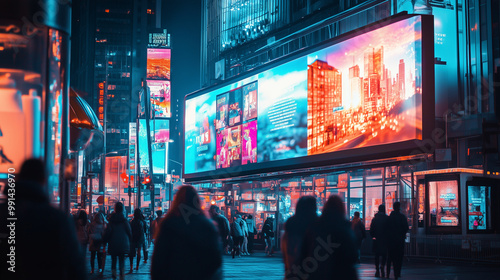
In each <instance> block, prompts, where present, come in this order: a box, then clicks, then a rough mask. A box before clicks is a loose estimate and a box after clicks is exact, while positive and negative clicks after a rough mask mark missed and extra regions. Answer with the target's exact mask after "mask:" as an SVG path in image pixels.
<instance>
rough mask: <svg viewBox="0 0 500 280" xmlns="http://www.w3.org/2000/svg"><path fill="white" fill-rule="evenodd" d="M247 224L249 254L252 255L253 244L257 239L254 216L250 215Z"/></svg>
mask: <svg viewBox="0 0 500 280" xmlns="http://www.w3.org/2000/svg"><path fill="white" fill-rule="evenodd" d="M224 218H225V217H224ZM226 220H227V219H226ZM245 222H247V228H248V253H252V251H253V242H254V239H255V234H256V233H257V230H256V229H255V221H254V219H253V216H252V215H248V216H247V218H246V220H245Z"/></svg>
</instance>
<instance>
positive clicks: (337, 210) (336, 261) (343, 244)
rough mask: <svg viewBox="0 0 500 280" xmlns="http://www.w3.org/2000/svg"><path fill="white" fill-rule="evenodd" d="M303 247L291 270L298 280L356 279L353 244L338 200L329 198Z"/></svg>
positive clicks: (355, 260) (347, 221) (343, 207)
mask: <svg viewBox="0 0 500 280" xmlns="http://www.w3.org/2000/svg"><path fill="white" fill-rule="evenodd" d="M304 246H305V247H304V253H305V255H304V257H303V261H302V263H301V264H300V266H292V272H293V273H295V274H296V275H298V278H299V279H308V280H316V279H318V280H325V279H339V280H354V279H358V276H357V272H356V268H355V264H356V262H357V252H356V240H355V237H354V233H353V231H352V229H351V224H350V223H349V220H347V219H346V214H345V206H344V203H343V202H342V199H341V198H340V197H338V196H336V195H332V196H330V198H329V199H328V201H327V202H326V204H325V206H324V207H323V213H322V214H321V216H320V217H319V218H318V222H317V223H316V224H315V225H314V226H313V229H312V230H311V233H309V234H307V235H306V239H305V244H304ZM308 276H309V278H307V277H308Z"/></svg>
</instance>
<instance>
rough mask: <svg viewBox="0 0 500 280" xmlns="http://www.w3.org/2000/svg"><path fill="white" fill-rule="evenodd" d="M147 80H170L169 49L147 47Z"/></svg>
mask: <svg viewBox="0 0 500 280" xmlns="http://www.w3.org/2000/svg"><path fill="white" fill-rule="evenodd" d="M146 79H148V80H170V49H151V48H148V57H147V76H146Z"/></svg>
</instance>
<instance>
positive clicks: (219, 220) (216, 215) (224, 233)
mask: <svg viewBox="0 0 500 280" xmlns="http://www.w3.org/2000/svg"><path fill="white" fill-rule="evenodd" d="M208 213H209V215H210V218H212V220H213V221H214V222H215V224H216V226H217V229H218V233H219V236H220V240H221V242H222V248H224V250H225V248H226V247H227V245H228V238H229V221H228V220H227V219H226V217H224V216H222V215H221V214H220V209H219V206H217V205H212V206H210V209H209V210H208Z"/></svg>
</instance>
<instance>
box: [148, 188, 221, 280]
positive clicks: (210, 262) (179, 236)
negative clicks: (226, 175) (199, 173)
mask: <svg viewBox="0 0 500 280" xmlns="http://www.w3.org/2000/svg"><path fill="white" fill-rule="evenodd" d="M151 279H152V280H158V279H161V280H168V279H196V280H204V279H207V280H208V279H210V280H216V279H222V246H221V243H220V241H219V234H218V233H217V229H216V228H215V226H214V224H213V223H212V221H210V220H209V219H208V218H207V217H206V216H205V214H204V213H203V210H202V209H201V206H200V198H199V196H198V194H197V192H196V190H195V188H194V187H193V186H190V185H184V186H182V187H181V188H180V189H179V191H178V192H177V194H176V195H175V198H174V201H173V203H172V207H171V208H170V209H169V211H168V213H167V215H166V217H165V218H164V219H163V221H162V223H161V227H160V232H159V234H158V238H157V240H156V243H155V246H154V251H153V260H152V264H151Z"/></svg>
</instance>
